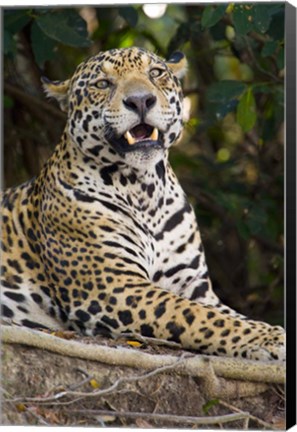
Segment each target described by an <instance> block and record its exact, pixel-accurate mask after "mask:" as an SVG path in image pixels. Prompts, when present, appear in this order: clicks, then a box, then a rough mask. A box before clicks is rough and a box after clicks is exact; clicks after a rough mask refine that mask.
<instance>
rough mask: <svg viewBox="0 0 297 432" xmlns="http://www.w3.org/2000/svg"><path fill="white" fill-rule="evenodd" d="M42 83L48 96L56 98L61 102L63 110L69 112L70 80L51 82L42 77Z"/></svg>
mask: <svg viewBox="0 0 297 432" xmlns="http://www.w3.org/2000/svg"><path fill="white" fill-rule="evenodd" d="M41 82H42V86H43V88H44V91H45V93H46V95H47V96H48V97H53V98H55V99H56V100H57V101H58V102H59V105H60V108H61V110H62V111H67V108H68V89H69V84H70V80H66V81H50V80H49V79H48V78H46V77H41Z"/></svg>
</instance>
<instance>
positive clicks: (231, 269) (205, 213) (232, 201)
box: [3, 2, 285, 322]
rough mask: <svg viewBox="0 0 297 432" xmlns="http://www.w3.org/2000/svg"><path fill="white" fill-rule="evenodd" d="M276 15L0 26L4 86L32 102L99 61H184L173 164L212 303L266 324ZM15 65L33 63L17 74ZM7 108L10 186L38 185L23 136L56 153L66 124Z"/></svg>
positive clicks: (199, 9)
mask: <svg viewBox="0 0 297 432" xmlns="http://www.w3.org/2000/svg"><path fill="white" fill-rule="evenodd" d="M284 12H285V4H284V3H269V2H265V3H258V2H254V3H223V4H218V5H215V4H209V5H203V4H197V5H195V4H188V5H183V4H179V5H178V4H171V5H168V6H167V9H166V12H165V13H164V15H162V16H160V17H159V18H157V19H152V18H149V17H148V16H147V15H146V13H145V12H144V10H143V8H142V6H141V5H130V6H113V7H108V6H104V7H91V6H88V7H77V8H74V7H67V8H66V7H65V8H63V7H49V8H45V7H43V8H41V7H39V8H38V7H35V8H33V7H32V8H23V9H13V8H10V9H6V10H4V20H3V24H4V28H3V50H4V55H5V72H4V79H5V83H10V84H13V85H16V84H17V85H18V87H19V88H20V87H21V86H23V88H24V92H26V93H31V94H37V95H38V94H40V93H39V92H40V88H34V86H33V88H32V82H35V83H36V82H38V80H39V78H40V75H46V76H48V77H49V78H51V79H65V78H67V77H68V76H70V75H71V73H72V72H73V70H74V69H75V67H76V66H77V64H79V63H80V62H81V61H82V60H83V59H84V58H86V57H88V56H89V55H91V54H93V53H94V52H98V51H100V50H107V49H110V48H116V47H128V46H132V45H136V46H141V47H145V48H148V49H150V50H153V51H154V52H156V53H158V54H159V55H160V56H163V57H166V58H168V57H169V56H170V54H172V52H174V51H176V50H180V51H183V52H185V54H186V56H187V58H188V61H189V71H188V76H187V77H186V78H185V79H184V83H183V84H184V88H185V94H186V96H187V102H188V103H189V102H190V103H191V112H190V114H189V119H188V120H187V122H186V124H185V134H184V137H183V140H182V141H181V143H180V144H179V145H178V146H177V147H174V148H173V149H172V151H171V156H170V159H171V163H172V165H173V167H174V169H175V171H176V173H177V175H178V177H179V178H180V180H181V182H182V185H183V187H184V189H185V190H186V192H187V194H188V195H189V197H190V199H191V202H192V203H193V206H194V208H195V210H196V212H197V216H198V220H199V225H200V229H201V231H202V237H203V241H204V245H205V250H206V255H207V261H208V265H209V268H210V273H211V277H212V279H213V281H214V287H215V289H217V291H218V294H220V295H221V294H223V298H224V296H225V298H226V299H227V300H226V301H228V303H229V304H230V306H233V307H234V308H236V309H239V310H241V311H242V312H244V313H249V314H250V313H251V312H252V314H253V315H254V316H255V317H261V318H263V317H264V315H265V314H266V319H270V320H271V321H272V322H278V321H279V319H280V317H281V311H280V309H281V306H280V304H281V303H280V301H279V300H280V298H281V292H282V284H283V253H282V248H283V230H284V228H283V132H282V130H283V123H284V83H283V79H284V66H285V60H284V48H285V45H284ZM22 56H23V57H22ZM20 59H21V60H22V62H23V63H24V59H25V60H26V62H27V64H29V66H28V67H27V70H26V73H25V74H24V72H23V69H20V70H18V67H19V66H18V65H19V64H20V62H18V61H17V60H20ZM22 62H21V63H22ZM11 71H14V72H13V74H12V73H11ZM30 74H31V75H30ZM14 80H15V81H14ZM23 83H30V85H29V87H28V86H27V84H23ZM5 88H6V87H5ZM20 104H21V108H22V109H20ZM4 108H5V109H4V111H5V124H7V126H6V127H5V142H7V144H6V147H5V148H7V149H11V144H10V143H11V142H15V134H17V136H18V137H19V141H18V145H16V146H15V148H14V149H13V151H11V150H10V151H7V156H6V157H7V160H8V161H9V162H8V163H7V168H6V178H7V180H6V181H7V183H8V184H14V183H15V182H16V179H19V177H18V176H20V173H21V175H23V176H24V178H22V179H26V178H27V177H29V176H30V175H34V174H36V172H35V171H34V170H33V169H32V167H31V165H30V166H29V165H28V161H30V160H32V150H30V152H29V153H28V155H27V157H25V150H24V149H25V143H26V139H27V137H28V136H30V137H31V139H32V140H33V142H34V145H35V146H36V149H37V150H38V151H44V149H45V148H47V146H48V147H50V149H51V150H52V145H53V142H56V141H57V140H58V139H59V134H60V132H61V130H62V127H63V124H62V123H61V125H59V127H58V126H57V123H58V122H57V119H56V118H52V119H50V117H49V114H48V113H47V114H43V113H42V112H41V113H40V114H41V116H42V118H46V119H47V120H46V124H44V122H43V124H41V125H39V123H38V122H39V121H40V118H38V113H39V111H40V109H39V106H38V109H37V110H36V108H35V111H34V109H33V108H34V107H33V106H32V107H31V106H30V104H28V105H25V103H24V102H21V100H20V99H17V98H16V97H15V95H14V94H13V93H7V92H6V93H5V96H4ZM31 108H32V110H31ZM50 120H51V121H50ZM18 121H19V123H18ZM19 143H20V145H19ZM20 148H21V149H22V150H21V151H20V150H19V149H20ZM30 149H31V147H30ZM38 151H37V152H36V155H37V154H38ZM34 156H35V154H34ZM22 158H23V159H22ZM36 158H37V156H36ZM41 159H42V160H44V158H41ZM11 160H12V161H11ZM34 160H35V158H34ZM40 164H41V163H40ZM37 165H38V164H37ZM11 166H13V169H12V168H11ZM38 168H40V167H38ZM36 170H37V168H36ZM26 173H27V174H26ZM10 176H13V179H10ZM230 299H231V302H230ZM252 299H257V301H256V302H254V301H253V300H252ZM232 301H233V304H232Z"/></svg>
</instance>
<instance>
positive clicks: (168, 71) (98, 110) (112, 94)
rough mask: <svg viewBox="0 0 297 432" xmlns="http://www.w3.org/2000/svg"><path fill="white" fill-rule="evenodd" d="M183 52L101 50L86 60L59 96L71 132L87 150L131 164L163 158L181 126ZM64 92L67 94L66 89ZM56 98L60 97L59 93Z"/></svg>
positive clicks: (58, 84) (130, 49) (51, 90)
mask: <svg viewBox="0 0 297 432" xmlns="http://www.w3.org/2000/svg"><path fill="white" fill-rule="evenodd" d="M184 69H185V60H184V57H183V56H182V55H181V54H178V55H176V56H175V57H173V58H172V60H171V61H170V62H165V61H164V60H162V59H160V58H159V57H157V56H156V55H154V54H152V53H150V52H148V51H145V50H143V49H139V48H128V49H116V50H111V51H107V52H104V53H99V54H98V55H96V56H94V57H91V58H90V59H89V60H87V61H86V62H85V63H82V64H81V65H80V66H79V67H78V68H77V70H76V72H75V74H74V76H73V78H72V79H71V80H70V81H69V82H64V83H50V84H47V89H48V93H49V94H52V95H53V94H54V90H57V88H56V89H53V88H52V86H53V85H56V86H63V85H64V86H65V89H64V92H63V93H61V94H63V95H64V98H62V96H60V97H59V95H58V99H60V101H61V102H62V105H63V104H64V107H65V108H66V109H67V112H68V132H69V135H70V137H71V139H72V140H73V142H75V143H76V144H77V145H78V146H79V147H80V149H81V150H82V151H83V153H84V154H86V155H87V156H89V157H91V158H93V159H94V158H95V159H96V160H97V161H98V162H99V161H101V162H102V157H103V156H104V158H105V159H108V160H113V159H114V158H115V157H117V158H118V159H119V156H120V157H121V158H122V159H124V160H125V162H126V163H127V164H129V165H133V164H137V165H138V163H139V162H140V163H141V162H143V161H149V160H151V159H153V160H155V159H156V158H159V159H160V158H161V157H162V156H163V154H164V151H165V150H166V149H167V148H168V147H169V146H170V145H171V144H172V143H173V142H174V141H176V139H177V138H178V137H179V136H180V134H181V130H182V92H181V88H180V83H179V81H178V77H181V76H182V74H183V72H184ZM65 90H66V92H65ZM56 96H57V95H56Z"/></svg>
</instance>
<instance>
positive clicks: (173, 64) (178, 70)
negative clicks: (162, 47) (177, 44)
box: [166, 51, 188, 79]
mask: <svg viewBox="0 0 297 432" xmlns="http://www.w3.org/2000/svg"><path fill="white" fill-rule="evenodd" d="M166 64H167V66H168V67H169V68H170V69H171V70H172V72H173V73H174V75H175V76H176V77H177V78H179V79H181V78H183V77H184V76H185V74H186V72H187V67H188V62H187V59H186V57H185V55H184V54H183V53H182V52H180V51H177V52H175V53H173V54H172V55H171V56H170V58H169V60H168V61H167V62H166Z"/></svg>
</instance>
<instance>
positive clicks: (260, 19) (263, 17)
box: [253, 3, 273, 33]
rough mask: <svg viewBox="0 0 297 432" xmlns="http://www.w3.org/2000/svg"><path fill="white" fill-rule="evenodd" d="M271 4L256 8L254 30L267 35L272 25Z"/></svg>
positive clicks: (256, 6) (258, 5)
mask: <svg viewBox="0 0 297 432" xmlns="http://www.w3.org/2000/svg"><path fill="white" fill-rule="evenodd" d="M271 6H272V5H271V4H269V3H268V4H264V3H259V4H256V5H255V6H254V14H253V23H254V30H256V31H259V32H260V33H266V32H267V30H268V29H269V26H270V23H271V18H272V17H271V13H272V11H273V9H272V7H271Z"/></svg>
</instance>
